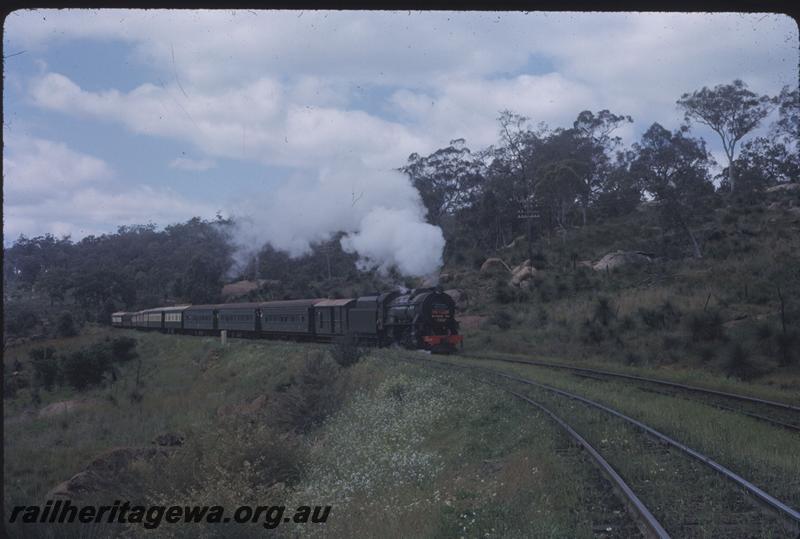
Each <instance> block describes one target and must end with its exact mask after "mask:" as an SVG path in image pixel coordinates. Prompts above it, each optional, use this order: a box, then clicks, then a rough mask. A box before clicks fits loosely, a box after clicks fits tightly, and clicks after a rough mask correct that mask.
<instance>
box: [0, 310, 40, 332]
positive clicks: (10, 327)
mask: <svg viewBox="0 0 800 539" xmlns="http://www.w3.org/2000/svg"><path fill="white" fill-rule="evenodd" d="M4 314H5V316H4V317H3V318H4V322H5V330H6V334H7V335H8V336H11V337H22V336H25V335H30V334H31V333H33V332H34V330H35V329H36V326H38V325H39V322H40V320H39V316H38V315H37V314H36V313H35V312H34V311H33V310H31V309H28V308H27V307H12V306H10V305H6V306H5V313H4Z"/></svg>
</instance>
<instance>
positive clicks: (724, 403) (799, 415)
mask: <svg viewBox="0 0 800 539" xmlns="http://www.w3.org/2000/svg"><path fill="white" fill-rule="evenodd" d="M463 357H466V358H468V359H477V360H487V361H499V362H504V363H516V364H521V365H530V366H534V367H542V368H547V369H559V370H566V371H570V372H572V373H574V374H576V375H580V376H584V377H587V378H594V379H597V380H598V381H602V380H624V381H631V382H634V383H637V384H640V385H642V386H644V388H645V390H649V391H653V392H658V393H661V394H664V395H673V396H678V397H683V398H688V399H691V400H694V401H698V402H702V403H704V404H706V405H708V406H712V407H714V408H718V409H721V410H727V411H729V412H734V413H738V414H741V415H745V416H748V417H751V418H753V419H756V420H759V421H762V422H765V423H769V424H771V425H773V426H775V427H780V428H783V429H787V430H791V431H795V432H800V406H795V405H792V404H788V403H784V402H778V401H772V400H767V399H760V398H757V397H752V396H749V395H741V394H738V393H730V392H726V391H718V390H714V389H708V388H703V387H699V386H693V385H688V384H681V383H678V382H671V381H668V380H661V379H658V378H649V377H645V376H637V375H632V374H624V373H619V372H613V371H607V370H602V369H591V368H586V367H577V366H573V365H564V364H561V363H552V362H547V361H538V360H530V359H521V358H513V357H507V356H496V355H492V356H479V355H464V356H463ZM647 388H651V389H647ZM652 388H658V389H652Z"/></svg>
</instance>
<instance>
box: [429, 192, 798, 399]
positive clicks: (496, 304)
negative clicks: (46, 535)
mask: <svg viewBox="0 0 800 539" xmlns="http://www.w3.org/2000/svg"><path fill="white" fill-rule="evenodd" d="M790 197H795V198H800V195H798V194H787V193H781V194H770V195H769V197H768V198H766V200H763V201H753V202H752V203H750V204H740V205H738V206H731V207H725V208H719V209H717V210H716V211H714V213H713V214H711V215H709V216H708V218H707V220H706V222H705V223H704V224H702V225H700V226H698V227H696V232H697V233H698V235H699V236H700V237H701V238H704V241H703V252H704V257H703V258H702V259H692V258H685V257H680V256H677V254H678V252H679V251H680V250H681V249H682V248H684V247H685V239H684V238H682V237H680V236H676V235H667V236H663V235H662V228H661V227H660V226H659V221H658V218H657V215H656V214H655V213H654V212H653V211H652V210H645V211H642V212H637V213H636V214H633V215H630V216H626V217H625V218H620V219H616V220H609V221H607V222H605V223H603V224H599V225H590V226H587V227H585V228H579V229H575V230H570V231H569V232H568V234H567V235H566V236H565V237H564V238H558V237H552V238H547V239H543V240H541V241H540V242H538V243H537V245H536V257H535V258H534V260H533V265H534V266H535V267H536V268H537V269H538V270H539V271H538V272H537V274H536V276H535V277H534V278H533V280H532V281H531V286H530V288H529V289H527V290H520V289H518V288H514V287H511V286H509V285H508V275H496V274H481V273H479V272H478V271H477V270H476V267H477V265H479V263H480V262H481V261H482V260H483V258H481V257H480V256H476V257H475V260H474V262H475V265H473V266H470V267H466V266H465V265H464V263H466V262H467V260H465V261H464V263H462V264H461V265H453V266H451V267H449V268H447V269H446V270H445V271H446V272H447V273H449V276H450V278H449V280H448V281H446V282H445V283H444V285H445V286H446V287H448V288H460V289H462V290H464V291H466V293H467V295H468V297H469V305H468V308H467V309H466V312H465V313H463V315H465V316H470V315H472V316H476V315H477V316H482V317H485V319H484V320H483V321H482V322H481V323H480V324H479V325H478V326H477V327H469V325H467V327H465V329H464V333H465V334H466V337H467V343H468V348H469V350H471V351H481V350H483V351H503V352H511V353H525V354H530V355H535V356H537V357H540V358H549V359H557V360H565V361H572V362H576V361H578V362H593V363H596V364H605V365H606V366H608V364H609V363H610V364H615V363H616V364H619V365H628V366H634V367H635V366H642V367H648V368H650V367H653V368H656V369H660V370H664V371H667V372H670V371H677V373H678V374H677V375H678V376H686V377H688V378H693V377H695V376H702V375H703V374H702V373H712V375H715V376H718V375H722V377H726V376H729V377H731V378H734V379H738V380H744V381H752V382H755V383H758V384H768V385H774V386H778V387H784V388H786V389H791V390H793V391H794V392H795V393H797V394H800V273H798V268H800V216H798V208H797V204H796V205H795V207H794V208H792V209H791V211H790V210H787V209H786V206H787V204H788V202H789V200H788V199H789V198H790ZM771 205H772V206H771ZM618 249H620V250H626V251H644V252H650V253H655V254H657V255H659V256H660V257H661V258H658V259H656V260H655V261H654V262H652V263H650V264H645V265H642V266H639V267H624V268H620V269H617V270H614V271H609V272H606V271H599V272H598V271H594V270H592V269H591V268H589V267H586V266H582V265H581V264H580V261H583V260H594V261H597V260H599V259H600V258H601V257H602V256H603V255H605V254H606V253H609V252H612V251H614V250H618ZM465 256H467V257H468V255H465ZM498 256H501V257H502V258H503V259H504V260H505V261H506V262H507V263H509V264H510V265H512V266H513V265H514V264H518V263H520V262H521V261H522V260H523V259H524V258H526V250H525V246H524V242H522V245H518V246H516V247H514V248H512V249H505V250H501V251H500V252H499V253H498ZM781 298H782V301H781ZM681 373H685V374H681Z"/></svg>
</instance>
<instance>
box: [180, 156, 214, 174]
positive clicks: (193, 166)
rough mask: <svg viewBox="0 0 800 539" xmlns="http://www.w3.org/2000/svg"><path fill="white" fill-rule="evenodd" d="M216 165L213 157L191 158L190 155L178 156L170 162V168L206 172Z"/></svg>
mask: <svg viewBox="0 0 800 539" xmlns="http://www.w3.org/2000/svg"><path fill="white" fill-rule="evenodd" d="M215 166H217V163H216V162H215V161H214V160H213V159H190V158H188V157H178V158H176V159H173V160H172V161H170V163H169V168H175V169H178V170H188V171H191V172H204V171H206V170H210V169H212V168H214V167H215Z"/></svg>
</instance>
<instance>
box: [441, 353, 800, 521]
mask: <svg viewBox="0 0 800 539" xmlns="http://www.w3.org/2000/svg"><path fill="white" fill-rule="evenodd" d="M429 361H431V362H435V363H440V364H442V363H446V364H448V365H452V366H454V367H460V368H468V369H476V370H480V371H484V372H487V373H490V374H494V375H495V376H500V377H503V378H506V379H509V380H514V381H516V382H520V383H523V384H526V385H530V386H534V387H539V388H542V389H544V390H546V391H550V392H552V393H556V394H558V395H562V396H564V397H568V398H570V399H573V400H577V401H579V402H583V403H584V404H587V405H589V406H592V407H594V408H597V409H599V410H603V411H604V412H606V413H609V414H611V415H613V416H615V417H618V418H620V419H622V420H624V421H626V422H628V423H630V424H632V425H634V426H635V427H637V428H639V429H641V430H643V431H645V432H647V433H648V434H650V435H651V436H653V437H655V438H657V439H659V440H661V441H663V442H665V443H667V444H669V445H671V446H673V447H675V448H677V449H680V450H681V451H683V452H684V453H686V454H687V455H689V456H691V457H693V458H695V459H697V460H698V461H700V462H702V463H703V464H705V465H706V466H709V467H710V468H712V469H713V470H715V471H716V472H718V473H720V474H721V475H723V476H724V477H725V478H727V479H729V480H731V481H733V482H734V483H736V484H737V485H739V486H740V487H741V488H743V489H744V490H745V491H746V492H748V493H749V494H751V495H752V496H754V497H755V498H756V499H757V500H758V501H759V502H761V503H762V504H763V505H764V506H766V507H768V508H770V509H771V510H773V511H775V512H777V513H778V515H779V516H781V517H783V518H784V519H785V520H787V521H788V522H789V523H791V525H792V526H793V527H794V528H795V532H797V531H799V530H800V512H799V511H797V510H796V509H794V508H792V507H790V506H789V505H787V504H785V503H784V502H782V501H780V500H778V499H777V498H775V497H774V496H772V495H770V494H768V493H767V492H765V491H764V490H762V489H761V488H759V487H757V486H756V485H754V484H753V483H751V482H750V481H748V480H746V479H745V478H743V477H742V476H740V475H739V474H737V473H736V472H733V471H732V470H729V469H728V468H726V467H725V466H723V465H722V464H719V463H718V462H716V461H714V460H713V459H711V458H709V457H707V456H705V455H703V454H702V453H700V452H699V451H696V450H694V449H692V448H691V447H689V446H687V445H685V444H683V443H681V442H679V441H677V440H675V439H673V438H671V437H669V436H667V435H666V434H663V433H662V432H659V431H657V430H656V429H654V428H652V427H650V426H648V425H645V424H644V423H642V422H641V421H638V420H636V419H634V418H632V417H630V416H627V415H625V414H623V413H622V412H618V411H617V410H614V409H613V408H610V407H608V406H605V405H604V404H600V403H599V402H595V401H593V400H590V399H587V398H585V397H581V396H580V395H575V394H574V393H570V392H568V391H564V390H563V389H558V388H556V387H552V386H550V385H547V384H544V383H541V382H535V381H533V380H529V379H527V378H521V377H518V376H513V375H510V374H507V373H505V372H503V371H499V370H496V369H489V368H486V367H478V366H471V365H459V364H456V363H451V362H449V361H441V360H436V359H429Z"/></svg>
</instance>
